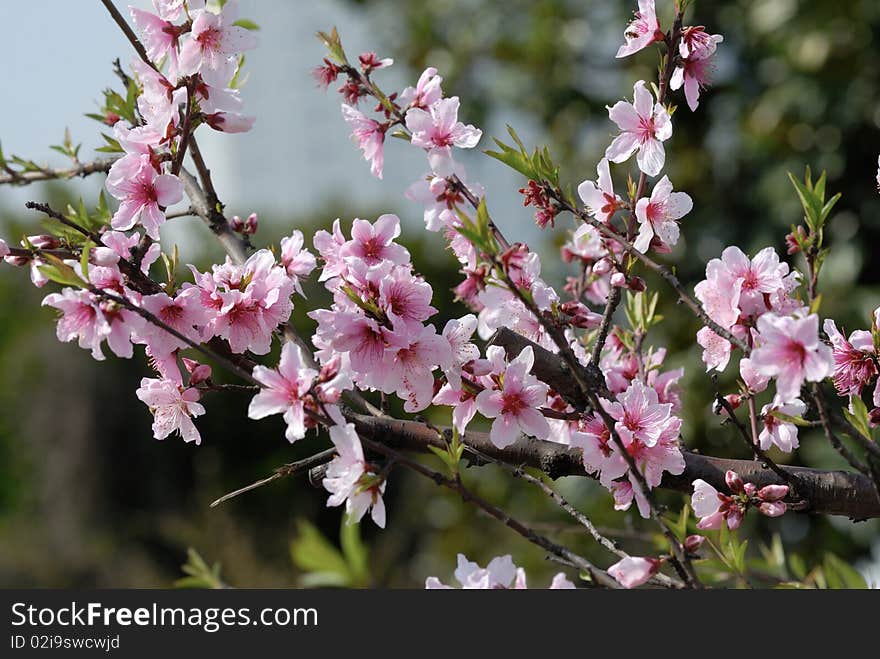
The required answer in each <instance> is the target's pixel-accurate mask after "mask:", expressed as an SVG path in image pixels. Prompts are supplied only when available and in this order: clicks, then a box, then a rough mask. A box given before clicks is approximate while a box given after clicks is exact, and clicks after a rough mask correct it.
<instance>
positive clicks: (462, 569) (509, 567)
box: [425, 554, 575, 590]
mask: <svg viewBox="0 0 880 659" xmlns="http://www.w3.org/2000/svg"><path fill="white" fill-rule="evenodd" d="M455 578H456V580H458V583H459V584H461V588H462V589H464V590H506V589H509V588H512V589H514V590H521V589H525V588H528V586H527V585H526V573H525V570H523V569H522V568H518V567H516V565H514V563H513V559H512V558H511V557H510V555H505V556H498V557H496V558H493V559H492V560H491V561H489V564H488V565H487V566H486V567H485V568H482V567H480V566H479V565H478V564H476V563H474V562H472V561H469V560H468V559H467V557H466V556H465V555H464V554H459V555H458V567H457V568H456V570H455ZM574 587H575V586H574V584H573V583H572V582H571V581H569V580H568V579H567V578H566V577H565V575H564V574H563V573H562V572H560V573H558V574H557V575H556V576H555V577H553V581H552V583H551V584H550V588H549V589H550V590H564V589H572V588H574ZM425 588H426V589H427V590H449V589H451V588H452V586H447V585H446V584H444V583H442V582H441V581H440V580H439V579H438V578H437V577H428V578H427V579H426V580H425Z"/></svg>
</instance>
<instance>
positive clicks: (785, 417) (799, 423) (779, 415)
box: [770, 410, 811, 427]
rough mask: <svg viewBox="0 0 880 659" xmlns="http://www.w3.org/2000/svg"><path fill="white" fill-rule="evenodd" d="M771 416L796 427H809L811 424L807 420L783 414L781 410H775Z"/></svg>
mask: <svg viewBox="0 0 880 659" xmlns="http://www.w3.org/2000/svg"><path fill="white" fill-rule="evenodd" d="M770 414H771V415H773V416H774V417H776V418H777V419H779V420H780V421H782V422H783V423H791V424H794V425H796V426H802V427H807V426H809V425H811V424H810V422H809V421H807V420H806V419H804V418H802V417H799V416H789V415H788V414H783V413H782V412H780V411H779V410H773V411H771V412H770Z"/></svg>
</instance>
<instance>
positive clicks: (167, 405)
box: [137, 378, 205, 444]
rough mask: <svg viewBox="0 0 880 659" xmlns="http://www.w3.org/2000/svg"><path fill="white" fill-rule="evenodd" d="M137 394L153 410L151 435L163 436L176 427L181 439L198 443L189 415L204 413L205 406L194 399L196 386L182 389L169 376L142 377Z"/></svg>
mask: <svg viewBox="0 0 880 659" xmlns="http://www.w3.org/2000/svg"><path fill="white" fill-rule="evenodd" d="M137 397H138V398H139V399H140V400H141V401H143V402H144V403H146V405H147V407H149V408H150V411H151V412H152V413H153V436H154V437H155V438H156V439H165V438H166V437H168V435H170V434H171V433H173V432H175V431H176V432H179V433H180V436H181V437H183V439H184V441H186V442H195V443H196V444H201V442H202V437H201V435H199V431H198V429H197V428H196V426H195V424H194V423H193V422H192V417H197V416H201V415H202V414H204V413H205V408H204V407H203V406H202V405H201V404H199V403H198V402H197V401H198V400H199V392H198V390H197V389H193V388H189V389H184V388H183V387H181V386H179V385H178V384H177V383H176V382H174V381H172V380H167V379H162V380H157V379H153V378H143V379H142V380H141V386H140V389H138V390H137Z"/></svg>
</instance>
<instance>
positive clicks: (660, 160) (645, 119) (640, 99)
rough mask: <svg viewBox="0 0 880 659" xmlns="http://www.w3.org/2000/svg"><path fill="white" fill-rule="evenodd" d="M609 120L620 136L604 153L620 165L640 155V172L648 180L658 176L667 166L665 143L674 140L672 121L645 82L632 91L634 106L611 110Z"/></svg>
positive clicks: (620, 103) (617, 105)
mask: <svg viewBox="0 0 880 659" xmlns="http://www.w3.org/2000/svg"><path fill="white" fill-rule="evenodd" d="M608 116H609V117H610V118H611V120H612V121H613V122H614V123H616V124H617V126H618V127H619V128H620V130H621V133H620V135H618V136H617V137H615V138H614V141H612V142H611V144H610V145H609V146H608V148H607V149H606V150H605V157H606V158H608V160H610V161H611V162H618V163H619V162H624V161H626V160H628V159H629V157H630V156H631V155H632V154H633V153H635V152H636V151H638V155H637V156H636V161H637V162H638V165H639V169H640V170H641V171H642V172H644V173H645V174H647V175H648V176H656V175H657V174H659V173H660V170H661V169H663V164H664V163H665V162H666V151H665V150H664V148H663V142H664V141H666V140H668V139H669V138H670V137H672V120H671V119H670V118H669V113H667V112H666V108H664V107H663V106H662V105H660V104H659V103H655V102H654V97H653V96H652V95H651V92H650V91H648V89H647V87H646V86H645V81H644V80H639V81H638V82H637V83H636V84H635V86H634V87H633V103H628V102H627V101H618V102H617V103H615V104H614V106H612V107H610V108H608Z"/></svg>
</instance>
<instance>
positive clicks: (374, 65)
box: [358, 53, 394, 73]
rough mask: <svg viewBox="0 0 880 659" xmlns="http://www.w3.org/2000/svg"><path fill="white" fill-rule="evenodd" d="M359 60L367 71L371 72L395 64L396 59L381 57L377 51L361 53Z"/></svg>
mask: <svg viewBox="0 0 880 659" xmlns="http://www.w3.org/2000/svg"><path fill="white" fill-rule="evenodd" d="M358 61H359V62H360V64H361V68H362V69H363V70H364V72H365V73H370V72H371V71H375V70H377V69H385V68H387V67H389V66H391V65H392V64H394V60H393V59H391V58H390V57H385V58H384V59H379V56H378V55H376V53H361V54H360V55H358Z"/></svg>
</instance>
